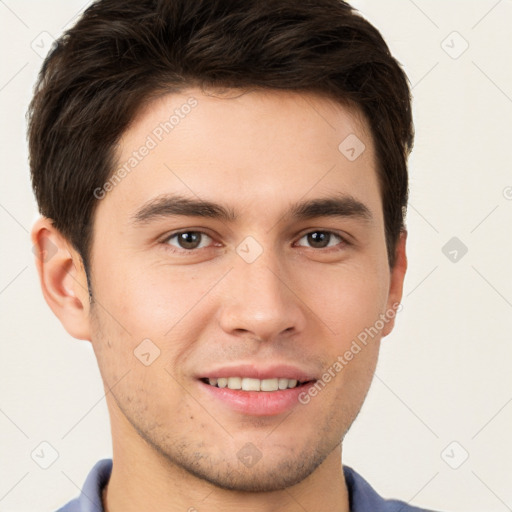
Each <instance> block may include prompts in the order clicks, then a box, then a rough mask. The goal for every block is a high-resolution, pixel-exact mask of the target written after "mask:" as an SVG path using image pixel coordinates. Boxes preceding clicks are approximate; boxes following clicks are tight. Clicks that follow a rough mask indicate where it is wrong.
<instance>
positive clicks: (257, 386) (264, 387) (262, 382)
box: [199, 377, 315, 393]
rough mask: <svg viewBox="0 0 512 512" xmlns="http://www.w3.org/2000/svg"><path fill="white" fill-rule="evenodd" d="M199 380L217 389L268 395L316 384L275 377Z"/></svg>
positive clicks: (308, 381)
mask: <svg viewBox="0 0 512 512" xmlns="http://www.w3.org/2000/svg"><path fill="white" fill-rule="evenodd" d="M199 380H201V382H204V383H205V384H207V385H209V386H212V387H215V388H221V389H224V388H227V389H231V390H234V391H256V392H266V393H274V392H278V391H284V390H287V389H296V388H300V387H303V386H307V385H308V384H311V383H314V382H315V381H314V380H298V379H288V378H286V377H274V378H270V379H255V378H251V377H213V378H202V379H199Z"/></svg>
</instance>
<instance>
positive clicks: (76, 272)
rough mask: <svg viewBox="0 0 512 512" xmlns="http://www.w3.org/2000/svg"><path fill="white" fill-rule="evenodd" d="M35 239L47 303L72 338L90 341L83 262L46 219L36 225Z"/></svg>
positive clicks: (33, 241)
mask: <svg viewBox="0 0 512 512" xmlns="http://www.w3.org/2000/svg"><path fill="white" fill-rule="evenodd" d="M31 238H32V243H33V249H32V250H33V252H34V254H35V256H36V266H37V271H38V273H39V281H40V283H41V289H42V291H43V296H44V298H45V300H46V302H47V303H48V305H49V306H50V308H51V310H52V311H53V312H54V313H55V316H57V318H58V319H59V320H60V322H61V323H62V325H63V326H64V328H65V329H66V331H67V332H68V333H69V334H71V336H73V337H74V338H78V339H82V340H89V341H90V339H91V338H90V327H89V308H90V305H89V291H88V288H87V277H86V274H85V268H84V265H83V262H82V258H81V257H80V255H79V254H78V252H77V251H76V250H75V249H74V248H73V247H72V246H71V244H70V243H69V242H68V240H67V239H66V238H64V237H63V236H62V234H61V233H60V232H59V231H58V230H57V229H56V228H55V227H54V226H53V224H52V222H51V220H50V219H48V218H46V217H40V218H39V219H38V220H37V221H36V222H35V224H34V226H33V227H32V233H31Z"/></svg>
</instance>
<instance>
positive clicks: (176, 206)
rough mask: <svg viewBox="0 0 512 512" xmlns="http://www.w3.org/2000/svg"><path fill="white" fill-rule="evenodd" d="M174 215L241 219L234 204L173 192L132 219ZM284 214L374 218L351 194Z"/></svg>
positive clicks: (138, 222) (295, 206) (303, 205)
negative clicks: (193, 197)
mask: <svg viewBox="0 0 512 512" xmlns="http://www.w3.org/2000/svg"><path fill="white" fill-rule="evenodd" d="M172 216H187V217H204V218H210V219H218V220H221V221H225V222H234V221H236V220H237V215H236V213H235V211H234V210H233V209H232V208H227V207H225V206H223V205H221V204H218V203H214V202H212V201H207V200H203V199H192V198H188V197H185V196H181V195H169V194H166V195H162V196H158V197H156V198H154V199H151V200H149V201H148V202H147V203H145V204H144V205H143V206H142V207H141V208H140V209H139V210H137V212H136V213H135V214H134V215H133V216H132V217H131V220H132V222H133V224H135V225H141V224H148V223H149V222H151V221H154V220H157V219H161V218H166V217H172ZM284 217H288V218H292V219H296V220H308V219H312V218H316V217H341V218H353V219H356V220H362V221H366V222H370V221H372V220H373V215H372V213H371V210H370V209H369V208H368V207H367V206H366V205H365V204H364V203H362V202H361V201H359V200H358V199H356V198H355V197H353V196H351V195H349V194H339V195H335V196H329V197H325V198H317V199H312V200H307V201H301V202H298V203H296V204H293V205H292V206H291V208H290V210H289V211H288V212H286V213H285V214H284V215H283V217H281V219H282V218H284Z"/></svg>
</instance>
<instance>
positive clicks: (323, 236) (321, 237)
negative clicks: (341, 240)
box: [308, 231, 331, 248]
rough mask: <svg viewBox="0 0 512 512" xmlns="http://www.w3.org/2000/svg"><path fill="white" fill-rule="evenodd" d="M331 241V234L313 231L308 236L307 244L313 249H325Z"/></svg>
mask: <svg viewBox="0 0 512 512" xmlns="http://www.w3.org/2000/svg"><path fill="white" fill-rule="evenodd" d="M330 240H331V234H330V233H326V232H325V231H315V232H314V233H309V234H308V243H309V244H310V245H311V246H312V247H315V248H322V247H327V245H329V242H330Z"/></svg>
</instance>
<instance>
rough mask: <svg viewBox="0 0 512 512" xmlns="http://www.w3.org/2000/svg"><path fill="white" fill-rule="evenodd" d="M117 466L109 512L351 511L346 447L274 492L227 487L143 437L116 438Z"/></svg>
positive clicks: (107, 495) (106, 496)
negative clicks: (200, 474) (166, 454)
mask: <svg viewBox="0 0 512 512" xmlns="http://www.w3.org/2000/svg"><path fill="white" fill-rule="evenodd" d="M117 433H118V434H119V432H117ZM119 440H121V442H119ZM128 440H130V441H128ZM127 441H128V442H127ZM113 462H114V463H113V468H112V475H111V477H110V481H109V483H108V486H107V487H106V488H105V489H104V492H103V506H104V510H105V512H136V511H137V512H138V511H140V510H152V511H154V512H160V511H162V512H163V511H165V512H177V511H180V512H183V511H188V512H197V511H199V510H200V511H201V512H218V511H219V510H222V511H226V512H230V511H237V512H238V511H239V510H247V511H250V512H270V511H275V510H279V511H280V512H303V511H304V510H307V511H308V512H320V511H322V512H324V511H325V510H332V511H336V512H348V511H349V499H348V492H347V488H346V484H345V479H344V476H343V468H342V464H341V445H338V446H337V447H336V448H335V449H334V450H333V451H332V452H331V453H330V454H329V455H328V457H327V458H326V459H325V460H324V461H323V463H322V464H320V466H318V467H317V468H316V470H315V471H314V472H313V473H312V474H310V475H309V476H308V477H306V478H305V479H304V480H302V481H301V482H299V483H298V484H296V485H293V486H291V487H288V488H285V489H283V490H278V491H271V492H242V491H231V490H226V489H221V488H219V487H217V486H215V485H213V484H211V483H210V482H208V481H206V480H203V479H201V478H198V477H196V476H194V475H192V474H190V473H189V472H187V471H185V470H183V469H182V468H181V467H178V466H176V465H175V464H172V463H170V462H169V461H168V459H167V458H165V457H164V456H163V455H161V454H159V453H157V452H156V451H155V450H154V449H153V448H152V447H151V446H149V445H148V444H147V443H146V442H145V441H144V440H142V439H141V438H140V437H138V436H137V437H136V438H135V437H133V436H124V435H118V436H114V443H113Z"/></svg>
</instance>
